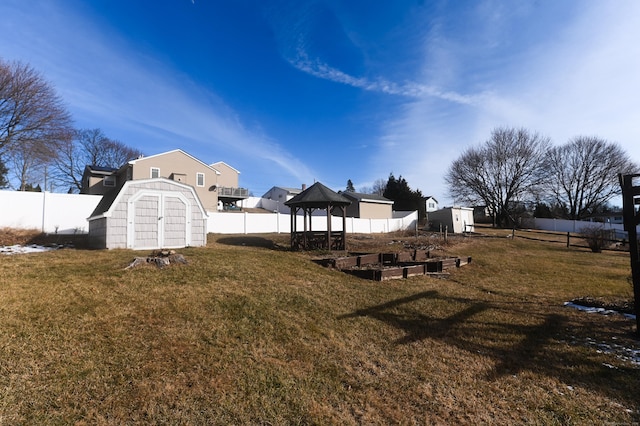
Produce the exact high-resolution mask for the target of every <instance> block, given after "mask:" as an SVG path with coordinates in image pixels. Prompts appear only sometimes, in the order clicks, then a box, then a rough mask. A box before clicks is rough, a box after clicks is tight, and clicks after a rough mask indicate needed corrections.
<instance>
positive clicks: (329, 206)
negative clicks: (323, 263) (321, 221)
mask: <svg viewBox="0 0 640 426" xmlns="http://www.w3.org/2000/svg"><path fill="white" fill-rule="evenodd" d="M326 248H327V249H329V251H331V204H327V247H326Z"/></svg>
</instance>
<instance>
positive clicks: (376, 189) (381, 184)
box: [360, 179, 387, 196]
mask: <svg viewBox="0 0 640 426" xmlns="http://www.w3.org/2000/svg"><path fill="white" fill-rule="evenodd" d="M385 189H387V181H386V179H376V181H375V182H373V186H363V187H361V188H360V193H362V194H375V195H380V196H382V194H384V190H385Z"/></svg>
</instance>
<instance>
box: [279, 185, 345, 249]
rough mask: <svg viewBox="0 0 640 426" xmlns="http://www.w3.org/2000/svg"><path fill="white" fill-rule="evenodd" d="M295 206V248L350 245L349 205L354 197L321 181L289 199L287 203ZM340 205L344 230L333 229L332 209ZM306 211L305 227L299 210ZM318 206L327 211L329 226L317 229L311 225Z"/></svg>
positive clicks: (292, 215) (292, 231)
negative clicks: (348, 227) (299, 221)
mask: <svg viewBox="0 0 640 426" xmlns="http://www.w3.org/2000/svg"><path fill="white" fill-rule="evenodd" d="M284 204H285V205H286V206H288V207H289V208H290V209H291V248H292V249H293V250H314V249H325V250H345V249H346V242H345V241H346V225H347V210H346V209H347V206H348V205H349V204H351V201H350V200H349V199H347V198H346V197H343V196H342V195H340V194H338V193H337V192H335V191H332V190H331V189H329V188H327V187H326V186H324V185H323V184H321V183H320V182H316V183H314V184H313V185H311V186H310V187H309V188H307V189H305V190H304V191H302V192H301V193H300V194H298V195H296V196H295V197H293V198H292V199H290V200H289V201H287V202H285V203H284ZM334 209H337V210H339V211H340V212H341V213H342V230H341V231H335V232H334V231H333V230H332V229H331V212H332V211H333V210H334ZM300 210H302V211H303V213H304V220H303V223H304V228H303V230H301V231H299V230H298V229H297V226H298V221H297V220H296V217H297V215H298V212H299V211H300ZM314 210H326V211H327V230H326V231H314V230H313V229H311V224H312V220H311V217H312V214H313V212H314Z"/></svg>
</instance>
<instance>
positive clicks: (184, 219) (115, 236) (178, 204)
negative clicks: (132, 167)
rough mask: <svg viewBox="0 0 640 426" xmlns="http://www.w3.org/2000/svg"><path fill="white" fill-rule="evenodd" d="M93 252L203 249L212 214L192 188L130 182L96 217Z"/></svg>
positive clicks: (163, 181)
mask: <svg viewBox="0 0 640 426" xmlns="http://www.w3.org/2000/svg"><path fill="white" fill-rule="evenodd" d="M88 221H89V241H90V244H91V246H92V247H94V248H107V249H113V248H129V249H136V250H148V249H160V248H182V247H187V246H204V245H206V243H207V213H206V211H205V209H204V207H203V206H202V203H201V202H200V199H199V198H198V195H197V194H196V192H195V190H194V188H193V187H192V186H189V185H186V184H183V183H180V182H177V181H173V180H169V179H165V178H154V179H141V180H129V181H126V182H125V183H124V184H123V185H122V186H121V187H120V188H114V190H112V191H111V192H109V193H107V194H105V195H104V197H103V198H102V200H101V201H100V203H98V205H97V207H96V208H95V210H94V211H93V213H92V214H91V216H90V217H89V219H88Z"/></svg>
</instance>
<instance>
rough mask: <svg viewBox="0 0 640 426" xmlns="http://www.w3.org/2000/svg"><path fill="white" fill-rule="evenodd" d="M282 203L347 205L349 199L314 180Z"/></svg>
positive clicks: (291, 204) (307, 205)
mask: <svg viewBox="0 0 640 426" xmlns="http://www.w3.org/2000/svg"><path fill="white" fill-rule="evenodd" d="M284 204H285V205H286V206H289V207H314V208H325V207H327V205H332V206H348V205H349V204H351V201H350V200H349V199H348V198H346V197H344V196H342V195H340V194H338V193H337V192H335V191H333V190H331V189H329V188H327V187H326V186H324V185H323V184H321V183H320V182H316V183H314V184H313V185H311V186H310V187H309V188H307V189H305V190H304V191H302V192H301V193H299V194H298V195H296V196H295V197H293V198H292V199H290V200H289V201H286V202H285V203H284Z"/></svg>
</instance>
